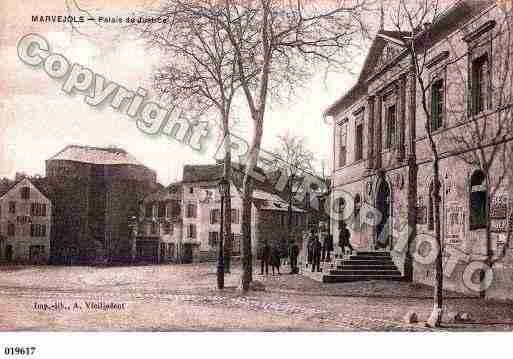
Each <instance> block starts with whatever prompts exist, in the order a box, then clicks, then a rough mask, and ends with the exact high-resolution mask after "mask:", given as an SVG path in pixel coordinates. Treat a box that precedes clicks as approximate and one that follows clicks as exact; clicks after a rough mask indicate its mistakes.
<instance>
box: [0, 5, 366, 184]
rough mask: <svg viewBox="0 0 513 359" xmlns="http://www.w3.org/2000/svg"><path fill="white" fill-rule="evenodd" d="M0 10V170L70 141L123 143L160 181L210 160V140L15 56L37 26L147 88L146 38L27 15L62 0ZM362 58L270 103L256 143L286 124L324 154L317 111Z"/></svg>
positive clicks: (104, 9)
mask: <svg viewBox="0 0 513 359" xmlns="http://www.w3.org/2000/svg"><path fill="white" fill-rule="evenodd" d="M68 1H71V0H68ZM151 3H154V1H148V0H115V1H106V0H87V1H86V0H80V1H79V4H80V6H81V7H82V8H84V9H88V10H91V11H93V12H96V13H97V14H102V15H111V16H112V15H120V16H123V15H126V14H127V12H129V11H132V10H134V9H137V8H138V7H141V6H147V5H148V4H150V5H151ZM0 13H1V14H3V15H2V16H1V20H0V21H1V23H0V59H1V60H2V61H0V124H1V126H0V177H13V176H14V174H15V173H16V172H25V173H28V174H41V175H44V167H45V160H46V159H48V158H50V157H52V156H53V155H54V154H56V153H57V152H59V151H60V150H61V149H62V148H64V147H65V146H66V145H70V144H75V145H88V146H98V147H106V146H116V147H121V148H123V149H125V150H126V151H128V152H129V153H131V154H132V155H133V156H135V157H136V158H137V159H138V160H139V161H140V162H142V163H143V164H145V165H146V166H148V167H149V168H151V169H153V170H155V171H156V172H157V179H158V181H159V182H160V183H162V184H164V185H166V184H168V183H170V182H173V181H177V180H180V179H181V176H182V169H183V165H185V164H207V163H213V161H214V159H213V153H214V152H215V150H216V147H217V146H216V143H215V142H214V141H210V142H209V144H208V146H207V151H206V152H205V153H198V152H196V151H193V150H192V149H191V148H190V147H188V146H186V145H184V144H182V143H180V142H178V141H176V140H174V139H172V138H168V137H166V136H150V135H147V134H144V133H143V132H141V131H140V130H139V129H138V128H137V126H136V124H135V122H134V120H132V119H131V118H130V117H128V116H127V115H126V114H125V113H124V112H118V111H116V110H114V109H112V108H110V107H108V106H106V107H105V106H104V107H101V108H96V107H92V106H90V105H88V104H86V103H85V102H84V96H83V95H82V94H75V95H68V94H66V93H65V92H63V91H62V90H61V87H62V84H63V81H62V80H56V79H53V78H51V77H49V76H48V75H47V74H46V72H45V71H44V70H43V69H42V68H40V67H36V68H34V67H30V66H28V65H27V64H25V63H23V62H22V61H21V60H20V59H19V58H18V56H17V42H18V41H19V39H20V38H22V37H23V36H24V35H26V34H29V33H37V34H40V35H42V36H43V37H45V38H46V39H48V41H49V43H50V46H51V51H52V52H53V53H60V54H62V55H64V56H65V57H66V58H67V59H69V60H70V62H72V63H74V62H76V63H79V64H80V65H83V66H87V67H88V68H89V69H91V70H92V71H93V72H95V73H99V74H102V75H103V76H104V77H105V78H106V79H108V80H110V81H115V82H116V83H118V84H121V85H123V86H125V87H126V88H128V89H130V90H136V89H137V88H138V87H143V88H146V89H150V87H151V83H150V79H151V76H152V74H153V72H154V70H155V67H156V64H157V61H158V60H159V56H160V55H159V54H158V53H156V52H154V51H153V52H152V51H150V50H149V49H148V48H147V47H146V46H145V44H144V43H142V42H140V41H137V40H136V39H133V38H127V37H126V36H123V35H122V36H120V31H119V26H118V25H115V24H106V25H104V26H103V27H102V28H97V27H94V28H79V30H81V31H82V32H84V33H86V34H88V35H89V36H81V35H80V34H77V33H76V32H75V33H73V32H71V31H70V28H69V26H68V25H63V24H58V23H52V24H42V23H33V22H32V20H31V17H32V15H42V16H45V15H66V14H67V11H66V0H49V1H44V2H43V1H34V0H26V1H23V2H21V1H18V0H7V1H5V0H4V1H2V3H1V4H0ZM6 14H7V15H6ZM362 62H363V55H362V54H355V62H354V65H353V66H352V72H353V74H332V75H331V76H329V77H328V79H327V80H326V81H325V79H324V78H323V77H322V76H319V77H318V78H313V79H312V80H311V86H309V87H308V88H306V89H301V90H300V91H298V95H297V97H296V98H295V99H294V100H293V101H292V102H291V103H286V104H282V105H280V106H273V107H272V108H271V109H270V110H269V111H268V112H267V117H266V119H265V124H264V137H263V148H264V149H268V150H273V149H274V148H275V147H276V137H277V136H278V135H280V134H283V133H284V132H286V131H288V132H290V133H291V134H293V135H298V136H304V137H305V138H306V141H307V145H308V147H309V148H310V149H311V150H312V151H313V152H314V153H315V155H316V158H317V159H318V163H317V164H318V165H319V163H320V161H321V160H326V161H328V164H329V163H330V162H331V153H332V138H331V130H330V126H329V124H328V123H326V122H325V121H324V120H323V118H322V113H323V111H324V110H325V109H326V108H327V107H328V106H329V105H330V104H332V103H333V102H334V101H335V100H337V99H338V98H339V97H341V96H342V95H343V94H344V92H345V91H347V90H348V89H349V88H350V87H351V85H352V84H353V83H354V82H355V81H356V75H357V73H358V71H359V68H360V67H361V64H362ZM236 131H240V132H238V133H240V134H242V135H243V137H244V136H248V135H249V134H250V132H251V121H250V120H249V119H248V118H241V124H240V126H238V127H237V128H236Z"/></svg>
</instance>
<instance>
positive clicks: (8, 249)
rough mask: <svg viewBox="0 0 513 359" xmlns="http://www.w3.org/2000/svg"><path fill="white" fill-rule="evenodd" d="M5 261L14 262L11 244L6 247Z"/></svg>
mask: <svg viewBox="0 0 513 359" xmlns="http://www.w3.org/2000/svg"><path fill="white" fill-rule="evenodd" d="M5 260H6V261H7V262H12V246H11V245H10V244H8V245H7V246H5Z"/></svg>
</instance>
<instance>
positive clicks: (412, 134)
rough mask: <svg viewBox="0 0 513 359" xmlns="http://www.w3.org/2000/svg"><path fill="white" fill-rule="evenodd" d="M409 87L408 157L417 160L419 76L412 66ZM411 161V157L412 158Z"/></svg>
mask: <svg viewBox="0 0 513 359" xmlns="http://www.w3.org/2000/svg"><path fill="white" fill-rule="evenodd" d="M409 82H410V83H409V87H410V111H409V116H408V126H409V129H410V131H409V151H408V157H410V158H413V161H414V162H415V161H416V149H415V138H416V137H417V129H416V122H417V120H416V118H417V78H416V77H415V68H414V67H413V65H412V67H411V70H410V73H409ZM410 161H411V159H410Z"/></svg>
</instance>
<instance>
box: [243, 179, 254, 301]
mask: <svg viewBox="0 0 513 359" xmlns="http://www.w3.org/2000/svg"><path fill="white" fill-rule="evenodd" d="M246 180H247V182H246ZM250 182H251V179H250V178H247V175H246V176H245V177H244V186H243V193H242V278H241V286H242V291H244V292H247V291H249V284H250V283H251V281H252V280H253V266H252V261H253V258H252V254H251V194H252V192H253V191H252V188H251V183H250Z"/></svg>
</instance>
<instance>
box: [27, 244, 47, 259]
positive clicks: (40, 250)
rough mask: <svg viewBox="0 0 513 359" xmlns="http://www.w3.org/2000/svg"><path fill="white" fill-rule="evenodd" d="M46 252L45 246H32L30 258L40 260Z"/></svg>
mask: <svg viewBox="0 0 513 359" xmlns="http://www.w3.org/2000/svg"><path fill="white" fill-rule="evenodd" d="M44 254H45V246H30V247H29V258H30V259H31V260H38V259H40V256H42V255H44Z"/></svg>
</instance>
